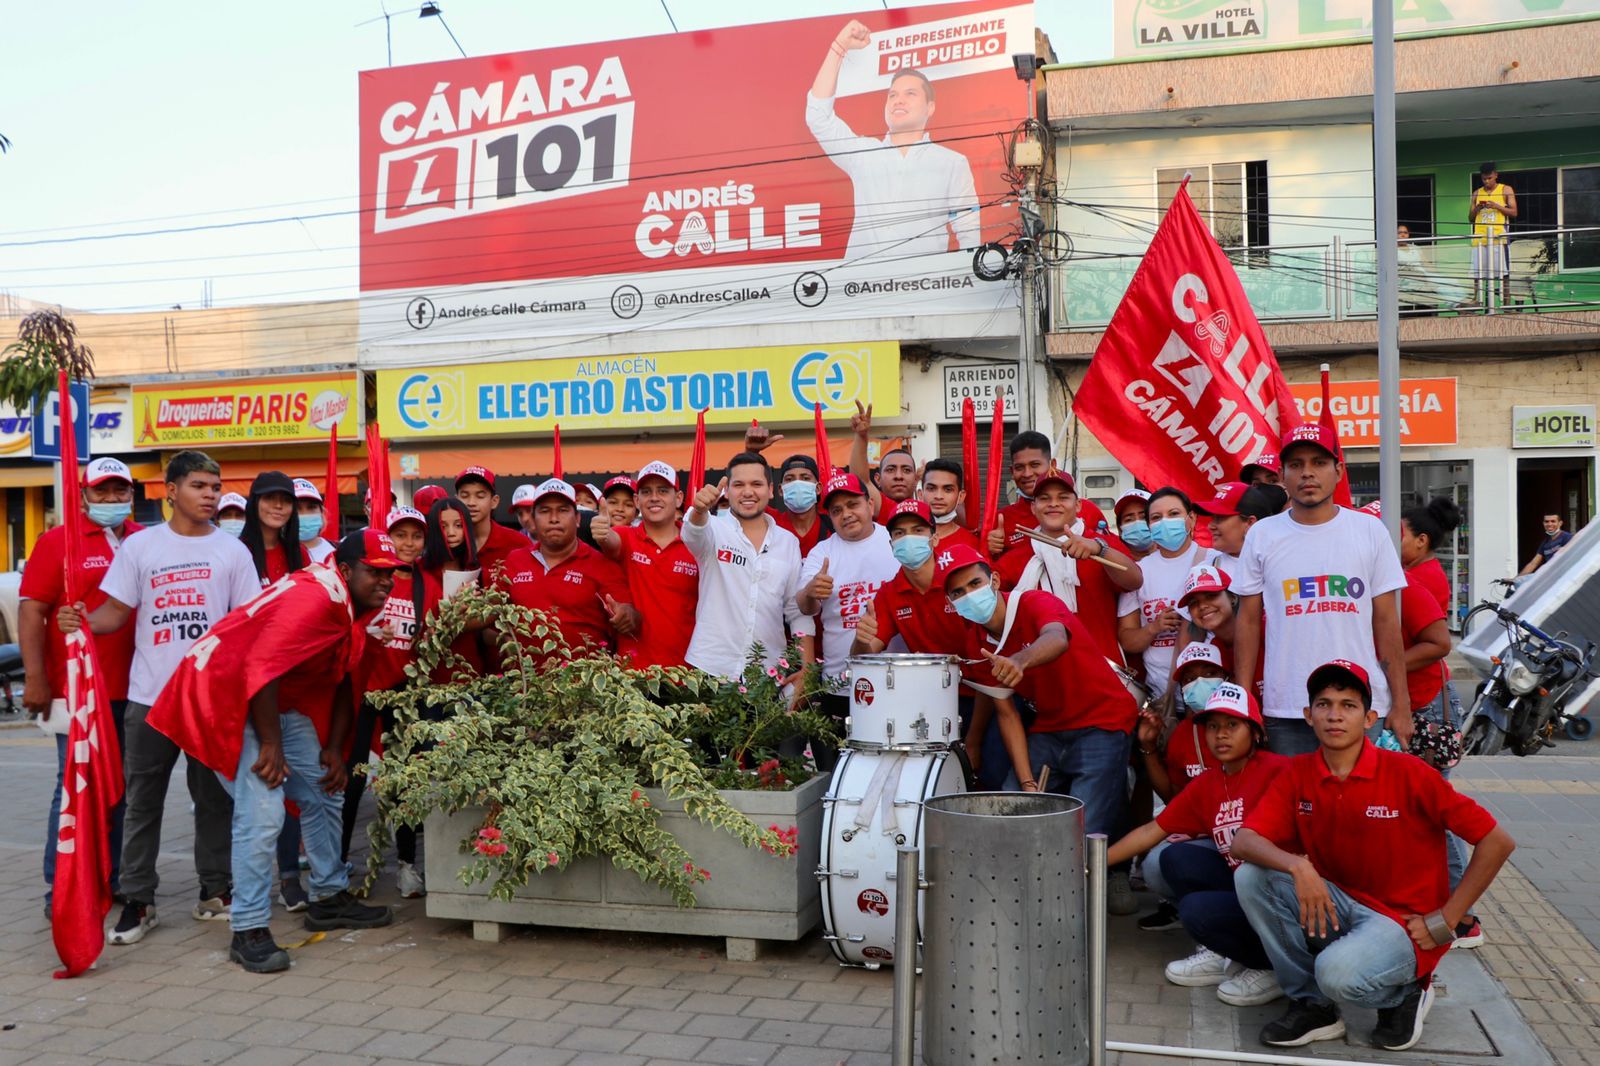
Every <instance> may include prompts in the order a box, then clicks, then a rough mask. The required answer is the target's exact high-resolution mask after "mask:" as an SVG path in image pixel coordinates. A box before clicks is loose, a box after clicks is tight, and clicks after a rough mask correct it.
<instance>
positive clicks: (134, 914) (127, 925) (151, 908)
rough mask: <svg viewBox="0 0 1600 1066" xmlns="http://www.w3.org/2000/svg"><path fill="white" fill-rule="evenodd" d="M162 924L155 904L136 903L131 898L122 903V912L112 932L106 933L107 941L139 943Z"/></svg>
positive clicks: (113, 942)
mask: <svg viewBox="0 0 1600 1066" xmlns="http://www.w3.org/2000/svg"><path fill="white" fill-rule="evenodd" d="M160 924H161V922H160V920H159V919H158V918H157V917H156V908H155V904H153V903H152V904H144V903H136V902H134V901H133V900H131V899H130V900H129V901H128V902H126V903H124V904H123V905H122V914H121V915H120V916H118V918H117V924H116V925H115V926H113V927H112V929H111V932H109V933H107V934H106V941H107V942H108V943H112V944H137V943H138V942H139V941H141V940H143V939H144V935H145V934H146V933H148V932H149V931H150V930H152V929H154V928H155V927H156V926H158V925H160Z"/></svg>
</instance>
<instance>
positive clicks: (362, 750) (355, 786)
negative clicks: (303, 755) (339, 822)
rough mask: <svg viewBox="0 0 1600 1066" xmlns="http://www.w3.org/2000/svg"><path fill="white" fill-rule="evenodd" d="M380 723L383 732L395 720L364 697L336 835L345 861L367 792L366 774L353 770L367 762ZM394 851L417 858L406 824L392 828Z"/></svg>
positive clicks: (409, 860) (405, 859)
mask: <svg viewBox="0 0 1600 1066" xmlns="http://www.w3.org/2000/svg"><path fill="white" fill-rule="evenodd" d="M380 721H381V722H382V723H383V730H384V732H388V731H389V730H391V729H393V728H394V719H393V718H392V717H391V716H390V715H388V714H383V713H380V712H379V711H378V709H377V708H376V707H374V706H372V704H370V703H368V702H366V701H365V700H363V701H362V702H361V710H360V711H358V712H356V728H355V732H354V733H353V734H352V736H353V737H354V739H353V740H352V741H351V744H350V761H349V764H348V765H347V766H346V767H345V769H346V770H347V771H348V772H349V775H350V779H349V780H348V781H347V782H345V786H344V830H343V832H342V833H341V835H340V838H339V858H341V859H343V860H345V861H346V862H348V861H349V860H350V841H351V839H352V838H353V837H354V836H355V832H356V820H357V819H358V818H359V817H360V814H361V796H362V794H363V793H365V792H366V791H367V775H366V774H358V773H356V772H355V771H356V768H357V767H358V766H362V765H364V764H365V763H366V761H367V753H368V751H369V750H370V748H371V744H372V731H373V730H374V729H376V728H377V727H378V723H379V722H380ZM394 852H395V856H396V857H397V858H398V859H399V860H400V861H401V862H406V863H415V862H416V861H417V831H416V829H415V828H414V827H412V826H409V825H397V826H395V827H394Z"/></svg>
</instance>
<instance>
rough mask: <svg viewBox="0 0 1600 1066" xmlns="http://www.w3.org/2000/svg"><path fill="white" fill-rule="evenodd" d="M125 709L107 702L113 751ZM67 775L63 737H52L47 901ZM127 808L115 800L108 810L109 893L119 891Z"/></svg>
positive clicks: (119, 741)
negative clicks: (113, 735) (112, 726)
mask: <svg viewBox="0 0 1600 1066" xmlns="http://www.w3.org/2000/svg"><path fill="white" fill-rule="evenodd" d="M127 707H128V701H127V700H112V701H111V720H112V721H113V722H115V723H116V726H117V749H118V750H119V751H120V750H121V749H122V745H123V732H124V729H123V715H124V713H125V712H126V710H127ZM66 772H67V735H66V734H65V733H57V734H56V790H55V792H53V793H52V794H51V796H50V821H49V827H48V830H47V832H48V835H47V836H46V837H45V840H44V885H45V889H44V901H45V903H49V902H50V891H51V888H52V886H54V885H55V883H56V836H57V835H58V834H59V833H60V831H61V782H62V778H63V776H64V775H65V774H66ZM126 809H127V801H126V800H118V801H117V805H116V806H115V807H113V808H111V827H110V829H109V830H108V831H107V834H106V835H107V838H108V839H109V840H110V842H111V891H112V893H113V894H115V893H119V892H121V891H122V888H121V884H120V875H121V873H122V815H123V812H124V811H125V810H126Z"/></svg>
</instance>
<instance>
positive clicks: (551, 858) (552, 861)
mask: <svg viewBox="0 0 1600 1066" xmlns="http://www.w3.org/2000/svg"><path fill="white" fill-rule="evenodd" d="M544 859H545V862H546V863H547V864H549V865H551V866H554V865H556V864H557V863H559V862H560V861H561V856H559V855H557V854H556V853H555V852H553V851H552V852H551V853H550V854H548V855H546V856H545V857H544Z"/></svg>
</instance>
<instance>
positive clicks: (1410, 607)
mask: <svg viewBox="0 0 1600 1066" xmlns="http://www.w3.org/2000/svg"><path fill="white" fill-rule="evenodd" d="M1415 573H1416V571H1415V570H1407V571H1406V587H1405V588H1403V589H1401V590H1400V636H1401V638H1402V640H1403V641H1404V643H1405V646H1406V647H1407V648H1408V649H1409V648H1410V647H1411V646H1412V645H1413V644H1415V643H1416V642H1417V637H1418V635H1420V634H1421V633H1422V631H1423V630H1424V629H1427V628H1428V627H1429V626H1431V625H1433V623H1435V622H1437V621H1439V619H1441V618H1443V617H1444V611H1443V610H1441V609H1440V607H1439V601H1438V600H1436V599H1434V597H1433V593H1432V592H1430V591H1429V590H1428V589H1427V588H1425V587H1424V586H1423V585H1422V584H1421V583H1420V582H1419V581H1417V580H1416V579H1415V578H1414V577H1413V576H1412V575H1413V574H1415ZM1448 676H1449V674H1447V673H1446V672H1445V665H1444V660H1443V659H1440V660H1438V661H1437V662H1431V663H1429V664H1428V665H1426V666H1424V667H1422V668H1420V669H1417V670H1409V671H1407V672H1406V691H1407V692H1409V693H1410V694H1411V709H1412V711H1418V710H1421V709H1422V708H1423V707H1426V706H1427V705H1428V704H1430V703H1432V702H1433V700H1434V697H1435V696H1437V695H1439V690H1440V689H1442V688H1444V680H1445V678H1446V677H1448Z"/></svg>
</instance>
